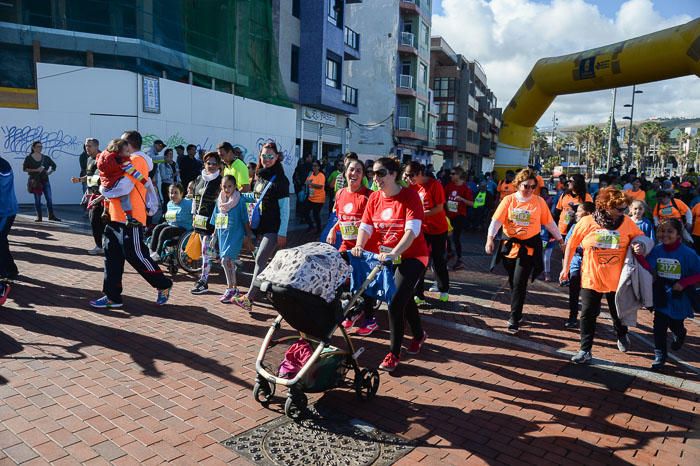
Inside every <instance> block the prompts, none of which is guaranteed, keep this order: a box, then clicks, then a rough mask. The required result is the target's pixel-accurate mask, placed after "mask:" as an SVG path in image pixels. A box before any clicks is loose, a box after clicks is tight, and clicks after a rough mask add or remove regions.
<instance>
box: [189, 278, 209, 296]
mask: <svg viewBox="0 0 700 466" xmlns="http://www.w3.org/2000/svg"><path fill="white" fill-rule="evenodd" d="M207 291H209V285H207V284H206V282H203V281H202V280H198V281H197V283H195V284H194V288H192V289H191V290H190V293H192V294H204V293H206V292H207Z"/></svg>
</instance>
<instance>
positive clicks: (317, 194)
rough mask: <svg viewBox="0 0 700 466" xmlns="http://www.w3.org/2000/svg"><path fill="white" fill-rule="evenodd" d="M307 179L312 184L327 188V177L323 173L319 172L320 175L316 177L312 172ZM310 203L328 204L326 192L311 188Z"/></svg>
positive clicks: (322, 189)
mask: <svg viewBox="0 0 700 466" xmlns="http://www.w3.org/2000/svg"><path fill="white" fill-rule="evenodd" d="M306 179H307V180H309V181H311V184H318V185H321V186H326V175H324V174H323V173H321V172H318V175H314V173H313V172H311V173H309V176H307V177H306ZM309 201H310V202H315V203H317V204H323V203H324V202H326V190H325V189H324V188H321V189H317V188H312V187H311V186H309Z"/></svg>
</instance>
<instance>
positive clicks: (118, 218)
mask: <svg viewBox="0 0 700 466" xmlns="http://www.w3.org/2000/svg"><path fill="white" fill-rule="evenodd" d="M131 164H132V165H133V166H134V168H135V169H136V170H138V171H139V172H141V174H142V175H143V176H145V177H146V178H147V177H148V163H146V159H144V158H143V157H141V156H140V155H132V156H131ZM124 176H128V177H129V178H131V182H132V183H134V189H132V190H131V192H130V193H129V199H130V200H131V215H132V217H133V218H134V219H135V220H138V221H139V222H141V224H142V225H145V224H146V217H147V214H146V187H145V186H144V185H143V184H142V183H141V182H140V181H138V180H137V179H135V178H134V177H133V176H131V175H127V174H126V173H125V174H124ZM109 218H110V219H111V221H112V222H119V223H126V214H125V213H124V209H122V202H121V201H120V200H119V198H116V199H110V201H109Z"/></svg>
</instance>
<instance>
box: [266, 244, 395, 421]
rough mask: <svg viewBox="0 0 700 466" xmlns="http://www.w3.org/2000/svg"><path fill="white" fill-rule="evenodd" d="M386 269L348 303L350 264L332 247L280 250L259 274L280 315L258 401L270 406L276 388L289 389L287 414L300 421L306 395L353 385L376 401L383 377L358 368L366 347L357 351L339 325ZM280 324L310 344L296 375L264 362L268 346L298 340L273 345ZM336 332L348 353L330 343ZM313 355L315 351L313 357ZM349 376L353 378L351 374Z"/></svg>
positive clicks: (374, 272)
mask: <svg viewBox="0 0 700 466" xmlns="http://www.w3.org/2000/svg"><path fill="white" fill-rule="evenodd" d="M382 268H383V264H378V265H376V266H375V267H374V268H373V269H372V270H371V272H370V273H369V275H368V276H367V278H366V279H365V281H364V283H362V285H361V286H360V287H359V289H358V290H357V291H356V292H355V293H353V294H352V295H350V296H349V297H348V298H349V299H347V300H346V299H343V300H342V301H341V295H342V292H343V287H344V286H345V284H346V282H347V280H348V278H349V276H350V266H349V265H348V264H347V263H346V262H345V260H343V257H341V254H340V253H339V252H338V251H337V250H336V249H334V248H333V247H332V246H330V245H328V244H325V243H307V244H304V245H302V246H299V247H296V248H291V249H285V250H282V251H279V252H278V253H277V254H276V255H275V257H274V258H273V260H272V261H271V262H270V264H269V265H268V266H267V267H266V268H265V270H264V271H263V272H262V273H261V274H260V276H259V285H260V289H261V291H263V292H266V293H268V296H269V297H270V300H271V301H272V304H273V306H274V307H275V309H276V310H277V312H278V313H279V315H278V316H277V318H276V319H275V321H274V322H273V323H272V325H271V327H270V329H269V330H268V332H267V335H265V338H264V340H263V343H262V346H261V348H260V352H259V354H258V358H257V360H256V361H255V370H256V372H257V376H256V379H255V387H254V388H253V396H254V397H255V399H256V400H257V401H258V402H259V403H261V404H263V405H267V404H268V403H269V402H270V400H271V399H272V397H273V396H274V394H275V387H276V386H277V385H283V386H286V387H287V388H288V394H287V400H286V402H285V405H284V412H285V414H286V415H287V416H288V417H289V418H291V419H295V420H296V419H299V418H301V417H302V416H303V415H304V413H305V412H306V406H307V397H306V395H305V393H318V392H324V391H326V390H330V389H332V388H335V387H339V386H343V385H350V384H352V386H353V387H354V389H355V393H356V395H357V396H358V398H360V399H371V398H372V397H374V395H375V394H376V393H377V389H378V388H379V373H378V372H377V370H376V369H367V368H361V367H360V366H359V365H358V362H357V359H358V358H359V356H360V355H361V354H362V353H363V352H364V348H359V349H357V350H355V347H354V346H353V344H352V341H351V340H350V337H349V336H348V334H347V332H346V331H345V329H344V328H343V327H342V326H341V325H340V323H341V322H342V321H343V319H345V318H346V317H347V316H348V315H350V314H351V313H352V312H353V309H354V307H355V305H356V303H357V302H358V301H359V299H360V296H361V295H362V293H363V292H364V291H365V289H366V288H367V286H368V284H369V283H371V282H372V281H373V280H374V279H375V277H376V275H377V274H378V273H379V272H380V271H381V270H382ZM282 320H284V321H285V322H287V323H288V324H289V325H290V326H291V327H292V328H294V329H295V330H296V331H297V332H299V334H300V336H301V338H302V339H303V341H304V343H305V344H307V345H309V346H308V350H307V354H306V356H307V357H308V359H306V360H305V361H304V362H303V365H301V366H300V367H297V369H298V372H295V373H292V374H287V375H286V376H284V377H283V376H281V375H284V374H281V372H282V371H281V368H280V369H279V370H278V369H276V368H275V366H273V365H270V364H269V363H266V362H265V355H266V354H267V352H268V350H269V349H270V348H272V347H274V346H276V345H278V344H280V343H285V342H287V343H289V342H291V341H293V340H297V339H298V338H299V336H289V337H283V338H280V339H279V340H274V341H273V335H274V333H275V331H277V330H279V329H280V328H281V326H282ZM338 328H340V330H341V334H342V338H343V340H344V343H345V345H346V346H347V349H340V348H337V347H334V346H332V345H331V344H330V342H331V338H332V337H333V334H334V333H335V331H336V330H337V329H338ZM300 341H302V340H300ZM306 342H308V343H306ZM311 351H313V352H312V354H311V355H310V356H309V353H311ZM288 352H289V351H288ZM285 360H286V357H285ZM272 372H276V373H272ZM348 372H350V373H351V374H350V375H348Z"/></svg>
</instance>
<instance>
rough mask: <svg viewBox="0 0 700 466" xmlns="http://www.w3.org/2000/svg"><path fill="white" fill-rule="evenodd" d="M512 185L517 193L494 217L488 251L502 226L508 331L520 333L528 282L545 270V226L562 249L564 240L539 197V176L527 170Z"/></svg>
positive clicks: (489, 233)
mask: <svg viewBox="0 0 700 466" xmlns="http://www.w3.org/2000/svg"><path fill="white" fill-rule="evenodd" d="M513 185H514V186H515V187H516V188H517V191H516V192H514V193H513V194H509V195H507V196H506V197H504V198H503V200H502V201H501V203H500V204H498V207H497V208H496V212H495V213H494V214H493V218H492V219H491V225H489V230H488V234H487V237H486V248H485V249H486V254H493V252H494V250H495V249H496V243H495V239H496V234H497V233H498V230H499V229H500V228H501V227H503V232H504V233H505V236H506V238H504V240H505V244H504V246H503V251H502V256H503V257H502V259H503V266H504V267H505V269H506V271H507V272H508V284H509V285H510V288H511V298H510V319H509V320H508V331H509V332H511V333H517V332H518V330H519V329H520V323H521V321H522V319H523V305H524V304H525V295H526V293H527V281H528V279H529V278H530V277H532V280H534V279H535V277H537V276H538V275H539V274H540V273H541V272H542V271H543V270H544V263H543V259H542V240H541V238H540V231H541V229H542V227H544V228H546V229H547V231H548V232H549V233H550V234H551V235H552V236H553V237H554V238H555V239H556V240H557V241H559V244H560V246H562V248H563V244H564V240H563V239H562V236H561V233H560V232H559V230H558V229H557V224H556V223H554V219H553V218H552V214H551V212H550V211H549V208H548V207H547V203H546V202H545V201H544V199H542V198H541V197H540V196H538V195H537V194H536V190H537V175H536V173H535V172H534V171H532V170H529V169H527V168H526V169H524V170H521V171H520V172H518V174H517V175H516V176H515V179H514V180H513Z"/></svg>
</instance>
